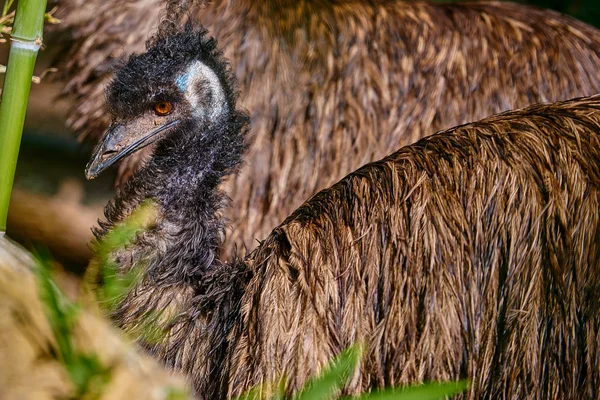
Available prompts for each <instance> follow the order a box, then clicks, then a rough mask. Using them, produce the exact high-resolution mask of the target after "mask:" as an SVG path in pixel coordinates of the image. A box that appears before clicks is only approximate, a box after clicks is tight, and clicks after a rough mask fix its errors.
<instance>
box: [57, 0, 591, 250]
mask: <svg viewBox="0 0 600 400" xmlns="http://www.w3.org/2000/svg"><path fill="white" fill-rule="evenodd" d="M163 3H164V1H163V0H132V1H126V2H125V1H116V0H112V1H111V0H108V1H107V0H86V1H82V0H59V1H58V4H59V6H60V7H59V10H58V14H57V16H58V17H59V18H61V19H62V20H63V23H61V24H59V25H57V26H56V28H58V29H61V30H62V29H65V30H67V29H70V30H71V31H72V36H73V43H69V48H68V49H66V51H65V52H64V53H61V59H60V60H61V61H62V63H61V69H62V70H64V71H66V72H67V74H68V77H69V82H68V84H67V86H66V90H67V91H68V92H69V93H71V94H72V95H73V96H74V97H75V98H76V99H77V105H76V107H74V108H73V110H72V113H71V114H70V119H69V120H70V125H71V126H72V127H73V128H74V129H76V130H78V131H80V132H82V134H84V135H86V134H87V135H89V137H93V138H94V140H96V139H97V138H98V137H99V136H100V134H101V133H102V132H103V131H104V130H105V128H106V127H107V126H108V122H109V121H108V113H107V112H105V108H104V102H103V101H104V96H103V93H104V85H105V84H106V83H107V82H108V80H109V79H110V77H111V76H112V73H111V71H112V66H113V64H114V63H115V62H117V61H118V60H119V59H120V58H122V57H126V56H128V55H129V54H131V53H132V52H134V51H135V52H141V51H143V50H144V48H143V44H144V41H145V39H146V38H147V37H148V35H149V32H150V31H151V30H152V29H154V28H155V27H156V26H157V23H158V20H159V13H160V11H161V10H162V9H163V7H162V6H163ZM168 3H169V6H170V7H171V9H170V11H169V13H168V16H169V18H172V19H173V20H174V21H176V22H177V21H179V20H184V19H185V18H186V17H187V13H186V12H182V11H181V9H183V10H186V9H187V6H186V5H185V4H184V5H183V6H181V7H180V6H179V4H180V3H196V5H195V6H194V8H193V9H192V11H190V15H191V18H192V19H193V20H195V21H200V22H201V23H202V25H204V26H205V27H206V28H207V29H209V31H210V32H211V33H212V34H213V35H214V36H215V37H216V38H217V39H218V40H219V43H220V46H221V48H222V49H223V50H224V53H225V55H226V57H227V58H228V59H230V60H232V62H233V63H234V65H235V66H236V67H235V70H234V73H235V75H236V77H237V78H238V82H239V83H240V91H241V93H242V95H241V96H242V97H241V99H240V101H241V103H242V105H243V106H244V108H246V109H247V110H249V112H250V118H251V130H250V132H249V134H248V136H247V138H248V143H249V149H248V152H247V153H246V157H245V159H246V162H245V163H244V165H243V166H242V168H241V170H240V172H239V173H238V174H237V175H236V176H231V177H229V179H227V180H226V181H225V182H224V183H223V189H224V191H225V192H226V193H227V194H228V196H229V197H230V198H232V201H233V205H234V206H233V207H231V208H228V209H226V210H223V213H224V216H225V217H226V218H227V219H228V220H230V221H231V223H230V224H229V227H230V228H228V233H227V238H226V240H225V242H224V243H223V249H222V250H223V251H222V255H223V257H224V258H231V257H232V256H233V252H234V248H235V247H236V246H237V247H238V248H244V247H246V248H247V249H249V250H251V249H253V248H254V247H255V246H256V240H255V239H256V238H261V237H266V236H267V235H268V234H269V232H270V231H271V230H272V229H273V228H274V227H275V226H277V224H279V223H280V222H281V221H282V220H283V219H284V218H285V217H287V216H288V215H289V214H290V213H291V212H292V211H293V210H294V209H296V208H297V207H298V206H299V205H300V204H301V203H302V202H303V201H304V200H305V199H307V198H309V197H310V196H312V195H313V194H315V193H316V192H317V191H319V190H320V189H323V188H326V187H329V186H331V185H332V184H333V183H335V182H336V181H338V180H339V179H341V178H342V177H343V176H344V175H346V174H348V173H350V172H352V171H354V170H355V169H357V168H358V167H360V166H362V165H364V164H366V163H368V162H371V161H375V160H378V159H381V158H383V157H384V156H386V155H388V154H390V153H392V152H393V151H395V150H397V149H398V148H400V147H401V146H403V145H406V144H409V143H413V142H414V141H416V140H418V139H420V138H421V137H423V136H424V135H426V134H431V133H433V132H436V131H438V130H440V129H447V128H450V127H453V126H456V125H459V124H463V123H466V122H470V121H476V120H478V119H481V118H483V117H486V116H488V115H491V114H495V113H498V112H501V111H505V110H509V109H514V108H520V107H524V106H527V105H529V104H533V103H538V102H548V101H558V100H564V99H570V98H573V97H579V96H589V95H593V94H596V93H600V79H599V77H600V74H599V72H598V71H600V32H599V31H598V30H597V29H595V28H593V27H591V26H588V25H586V24H584V23H581V22H579V21H577V20H574V19H572V18H569V17H566V16H562V15H560V14H558V13H555V12H552V11H547V10H540V9H537V8H533V7H528V6H525V5H522V4H510V3H505V2H491V3H464V4H456V3H454V4H440V3H431V4H430V3H426V2H412V1H411V2H403V1H397V0H386V1H356V0H294V1H292V0H262V1H255V0H228V1H225V0H212V1H208V2H207V1H196V2H192V1H191V0H187V1H185V2H181V1H175V0H173V1H170V2H168ZM198 4H201V5H202V6H201V7H198V6H197V5H198ZM180 8H181V9H180ZM149 156H150V154H149V153H148V152H147V151H146V152H145V151H140V152H137V153H135V154H133V155H132V156H130V157H128V158H125V159H124V160H123V161H122V162H121V164H120V166H119V169H120V173H119V178H118V180H119V182H123V181H125V180H126V179H127V178H128V177H129V176H130V175H131V174H132V173H133V171H135V169H136V168H139V167H140V166H142V165H143V164H144V163H145V162H146V160H147V158H148V157H149Z"/></svg>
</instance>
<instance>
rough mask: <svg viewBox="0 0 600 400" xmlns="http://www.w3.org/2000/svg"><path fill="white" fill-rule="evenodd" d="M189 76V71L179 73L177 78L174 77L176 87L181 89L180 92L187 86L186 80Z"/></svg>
mask: <svg viewBox="0 0 600 400" xmlns="http://www.w3.org/2000/svg"><path fill="white" fill-rule="evenodd" d="M189 77H190V74H189V72H187V73H185V74H183V75H179V76H178V77H177V79H175V84H176V85H177V88H179V90H181V91H182V92H185V90H186V88H187V82H188V78H189Z"/></svg>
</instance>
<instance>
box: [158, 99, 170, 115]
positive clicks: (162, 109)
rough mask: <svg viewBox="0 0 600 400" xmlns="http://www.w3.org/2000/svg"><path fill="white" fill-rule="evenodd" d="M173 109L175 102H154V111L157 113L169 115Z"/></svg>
mask: <svg viewBox="0 0 600 400" xmlns="http://www.w3.org/2000/svg"><path fill="white" fill-rule="evenodd" d="M171 111H173V103H171V102H170V101H159V102H158V103H156V104H154V112H155V113H156V114H157V115H167V114H170V113H171Z"/></svg>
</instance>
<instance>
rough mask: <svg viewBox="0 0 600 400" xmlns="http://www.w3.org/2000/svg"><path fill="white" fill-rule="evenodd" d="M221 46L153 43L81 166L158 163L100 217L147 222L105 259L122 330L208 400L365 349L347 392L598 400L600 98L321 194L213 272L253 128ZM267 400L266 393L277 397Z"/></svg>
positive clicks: (117, 88)
mask: <svg viewBox="0 0 600 400" xmlns="http://www.w3.org/2000/svg"><path fill="white" fill-rule="evenodd" d="M234 85H235V79H234V76H233V74H232V71H231V68H230V67H229V64H228V63H227V62H226V61H225V59H224V57H223V56H222V54H221V53H219V51H218V50H217V46H216V42H215V40H213V39H211V38H208V37H207V36H206V32H205V31H204V30H202V29H193V28H192V27H191V25H187V27H186V28H185V29H183V30H182V31H181V32H178V33H175V34H172V35H166V36H164V35H160V34H159V35H158V36H157V37H156V38H155V39H154V40H153V41H152V43H151V45H150V47H149V48H148V49H147V51H146V52H145V53H141V54H139V55H134V56H132V57H131V58H130V59H129V61H128V62H127V64H125V65H124V66H123V67H122V68H121V69H119V70H118V71H117V72H116V74H115V77H114V79H113V81H112V83H111V85H110V86H109V88H108V92H107V103H108V108H109V110H110V111H111V115H112V123H111V128H110V129H109V130H108V132H107V133H106V134H105V135H104V136H103V138H102V139H101V141H100V142H99V144H98V146H97V147H96V149H95V151H94V154H93V156H92V158H91V160H90V162H89V164H88V166H87V168H86V175H87V176H88V178H93V177H95V176H97V175H98V174H99V173H101V172H102V171H103V170H105V169H106V168H108V167H109V166H110V165H112V164H114V163H115V162H117V161H118V160H120V159H122V158H123V157H126V156H128V155H129V154H133V153H134V152H136V151H140V150H141V149H142V148H144V149H146V150H148V151H149V153H150V154H151V157H149V159H148V160H147V162H146V163H145V164H144V165H143V166H142V167H141V168H140V169H139V170H137V171H136V172H135V173H134V174H133V176H132V177H131V178H130V179H129V180H128V181H127V182H126V183H125V184H124V185H123V186H122V187H120V188H119V190H118V192H117V196H116V198H115V200H114V201H113V202H111V203H109V204H108V205H107V207H106V221H103V222H102V223H101V228H100V229H97V231H96V235H97V237H99V238H101V237H102V236H103V235H104V234H105V233H106V231H107V229H110V228H111V227H112V226H114V225H115V224H117V223H119V221H121V220H122V219H123V218H124V217H126V216H127V215H128V214H129V213H130V212H131V211H132V210H133V209H134V208H136V207H137V206H138V205H139V204H140V203H141V202H143V201H146V200H148V199H151V201H154V202H155V203H156V205H157V207H158V210H159V216H158V217H157V219H156V223H155V225H154V226H153V227H152V228H151V229H150V230H148V231H147V232H144V233H143V234H141V235H140V236H139V237H138V238H137V240H136V241H135V243H134V244H132V245H131V246H130V247H128V248H127V249H125V250H120V251H118V252H115V253H114V254H113V255H112V257H113V258H114V259H115V260H116V261H117V262H118V264H119V266H120V267H119V268H120V271H122V272H125V271H129V270H131V268H141V270H142V271H143V272H142V278H141V281H140V282H139V283H137V285H136V287H135V288H134V289H133V290H131V291H130V292H129V293H128V294H127V295H125V296H124V297H123V299H122V300H121V301H120V303H119V305H118V307H117V310H116V311H115V313H114V315H113V318H114V319H115V321H116V322H117V323H118V325H119V326H120V327H122V328H123V329H124V330H126V331H132V332H134V331H136V330H137V328H138V327H139V325H140V324H141V321H142V320H143V318H144V316H145V315H148V314H149V313H153V312H155V311H157V310H161V311H163V312H164V314H162V315H161V317H160V318H159V327H160V329H162V330H164V333H165V336H164V337H163V339H162V340H160V341H158V342H144V341H143V340H141V339H140V343H141V344H142V346H143V347H144V348H146V349H147V351H149V353H151V354H153V355H154V356H156V357H157V358H158V359H160V360H161V361H162V362H163V363H164V364H165V365H166V366H167V367H169V368H171V369H174V370H177V371H180V372H183V373H185V374H186V375H187V376H188V378H189V380H190V382H191V383H192V384H193V387H194V388H195V391H196V393H197V394H198V395H199V396H201V397H204V398H207V399H218V398H229V397H231V396H235V395H239V394H241V393H242V392H244V391H245V390H247V389H248V388H249V387H250V386H252V385H254V384H261V383H268V382H270V381H274V380H276V379H278V378H279V377H280V376H281V375H282V374H283V375H285V376H286V377H287V378H288V380H287V383H286V385H287V386H286V391H287V393H288V394H290V393H292V392H293V391H294V390H296V389H298V388H299V387H300V386H301V385H302V384H303V383H304V382H305V381H306V379H307V377H308V376H309V375H311V374H314V373H317V372H318V371H319V369H320V368H321V367H322V366H323V365H324V363H326V361H327V360H329V359H330V358H331V357H333V356H334V355H336V354H337V353H338V352H339V351H341V350H342V349H343V348H345V347H346V346H348V345H349V344H351V343H354V342H357V341H358V342H363V343H365V345H366V349H367V350H366V353H365V358H364V360H363V361H362V363H361V365H360V368H359V370H358V372H357V373H356V375H354V376H353V379H352V380H351V382H349V383H348V384H347V385H346V386H345V388H344V389H343V391H342V393H358V392H361V391H364V390H367V389H369V388H373V387H382V386H389V385H399V384H405V383H410V382H417V381H423V380H447V379H457V378H470V379H471V380H472V387H471V388H470V392H469V393H468V394H466V395H465V398H504V399H534V398H536V399H537V398H565V399H566V398H571V399H572V398H597V397H598V395H600V387H599V385H600V368H599V360H600V352H599V349H600V318H599V317H600V316H599V312H600V311H599V310H600V307H598V306H599V304H598V296H597V293H600V249H599V244H600V240H599V239H600V229H599V228H600V215H599V213H598V210H599V209H600V96H594V97H589V98H580V99H575V100H570V101H565V102H561V103H555V104H546V105H534V106H530V107H528V108H525V109H522V110H517V111H511V112H506V113H504V114H499V115H496V116H491V117H489V118H486V119H484V120H482V121H479V122H475V123H471V124H468V125H463V126H459V127H457V128H453V129H450V130H447V131H443V132H440V133H438V134H435V135H433V136H431V137H428V138H425V139H422V140H420V141H418V142H417V143H415V144H413V145H410V146H407V147H403V148H401V149H400V150H399V151H397V152H396V153H393V154H392V155H390V156H388V157H386V158H384V159H383V160H381V161H377V162H374V163H372V164H368V165H366V166H364V167H362V168H360V169H358V170H357V171H355V172H353V173H351V174H350V175H348V176H346V177H345V178H343V179H342V180H341V181H339V182H338V183H336V184H335V185H333V186H332V187H330V188H328V189H326V190H323V191H321V192H319V193H317V194H316V195H315V196H314V197H312V198H311V199H310V200H308V201H307V202H305V203H304V204H303V205H302V206H301V207H299V208H298V209H297V210H296V211H294V212H293V213H292V214H291V215H290V216H288V217H287V218H286V219H285V221H283V223H281V224H280V225H279V226H277V227H276V228H275V229H274V230H273V232H272V233H271V234H270V235H269V236H267V238H266V239H265V240H264V241H262V242H261V243H260V245H259V246H258V247H257V248H256V249H255V250H254V251H253V252H252V253H250V254H249V255H247V256H246V257H245V258H243V259H241V258H238V257H235V258H233V259H231V260H229V261H226V260H223V259H221V258H220V257H219V254H218V253H219V247H220V246H221V244H222V240H223V235H224V222H223V218H222V212H223V209H224V207H226V205H227V199H226V195H225V193H224V192H223V191H222V189H220V184H221V181H222V180H223V179H224V178H225V177H226V176H228V175H230V174H232V173H234V172H235V171H237V170H238V169H239V166H240V162H241V160H242V156H243V152H244V147H245V145H244V140H245V139H246V136H247V134H248V121H249V117H248V115H247V114H245V113H244V111H242V110H241V108H240V107H239V106H238V105H237V98H236V90H235V86H234ZM267 391H268V390H267Z"/></svg>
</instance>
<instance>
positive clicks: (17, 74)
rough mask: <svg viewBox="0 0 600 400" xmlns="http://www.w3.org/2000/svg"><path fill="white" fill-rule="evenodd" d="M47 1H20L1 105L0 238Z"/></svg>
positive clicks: (40, 42) (3, 229)
mask: <svg viewBox="0 0 600 400" xmlns="http://www.w3.org/2000/svg"><path fill="white" fill-rule="evenodd" d="M45 11H46V0H19V2H18V3H17V12H16V14H15V22H14V25H13V30H12V43H11V47H10V54H9V56H8V66H7V68H6V75H5V77H4V87H3V89H2V101H1V102H0V235H1V234H3V233H4V232H5V231H6V218H7V215H8V204H9V202H10V193H11V191H12V186H13V180H14V177H15V168H16V166H17V158H18V155H19V146H20V145H21V134H22V132H23V124H24V122H25V112H26V110H27V99H28V97H29V89H30V88H31V78H32V76H33V67H34V66H35V59H36V58H37V53H38V50H39V48H40V46H41V44H42V31H43V28H44V12H45Z"/></svg>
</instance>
